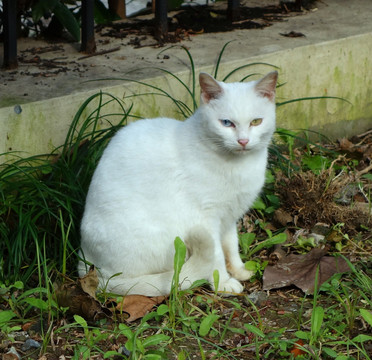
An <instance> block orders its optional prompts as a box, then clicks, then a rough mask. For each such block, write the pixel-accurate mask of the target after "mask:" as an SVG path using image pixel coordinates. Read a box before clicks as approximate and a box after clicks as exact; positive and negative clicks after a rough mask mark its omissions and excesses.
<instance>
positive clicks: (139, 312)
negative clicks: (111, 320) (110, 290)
mask: <svg viewBox="0 0 372 360" xmlns="http://www.w3.org/2000/svg"><path fill="white" fill-rule="evenodd" d="M165 299H166V296H154V297H147V296H143V295H127V296H125V297H124V298H123V301H122V302H120V303H119V304H118V305H117V306H116V310H117V311H120V312H122V311H125V312H126V313H128V314H129V318H128V319H127V321H128V322H132V321H134V320H137V319H140V318H142V317H144V316H145V315H146V314H147V313H148V312H149V311H150V310H151V309H152V308H153V307H154V306H156V305H159V304H161V303H162V302H163V301H164V300H165Z"/></svg>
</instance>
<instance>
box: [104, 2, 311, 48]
mask: <svg viewBox="0 0 372 360" xmlns="http://www.w3.org/2000/svg"><path fill="white" fill-rule="evenodd" d="M308 8H309V9H310V8H311V5H310V4H308ZM306 11H307V10H306V9H304V8H303V7H301V6H300V5H299V4H296V3H294V2H281V3H280V4H278V5H269V6H263V7H250V6H249V2H247V3H246V4H245V5H243V6H240V8H239V13H238V15H237V17H236V19H235V20H234V21H231V20H229V19H228V17H227V9H226V2H216V3H212V4H211V5H208V6H185V7H183V8H182V9H181V10H178V11H173V12H170V13H169V16H168V34H167V35H166V36H165V37H163V38H161V39H159V38H157V39H155V36H154V28H155V21H154V18H153V16H151V18H150V19H148V18H141V17H139V18H134V19H129V20H125V21H122V22H121V21H119V22H116V23H114V24H111V25H102V26H98V27H97V31H98V32H99V33H100V35H102V36H108V37H115V38H125V37H130V38H131V39H130V42H129V44H131V45H134V46H135V47H141V46H149V45H150V46H157V45H163V44H165V43H175V42H179V41H182V40H185V39H187V38H189V37H190V36H193V35H200V34H203V33H220V32H227V31H233V30H237V29H261V28H264V27H267V26H270V25H272V24H273V23H274V22H277V21H283V20H285V18H287V17H289V16H297V15H301V14H303V13H305V12H306ZM133 35H135V37H134V39H133ZM282 35H283V36H289V37H298V36H304V35H303V34H301V33H295V32H291V33H286V34H282ZM149 38H150V39H151V41H150V42H149ZM154 40H155V41H154Z"/></svg>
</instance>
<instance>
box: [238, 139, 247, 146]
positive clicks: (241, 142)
mask: <svg viewBox="0 0 372 360" xmlns="http://www.w3.org/2000/svg"><path fill="white" fill-rule="evenodd" d="M248 141H249V140H248V139H239V140H238V143H239V144H240V145H241V146H243V147H245V146H246V145H247V144H248Z"/></svg>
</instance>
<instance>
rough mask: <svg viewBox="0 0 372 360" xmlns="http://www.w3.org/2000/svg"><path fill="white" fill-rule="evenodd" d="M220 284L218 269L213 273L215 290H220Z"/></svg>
mask: <svg viewBox="0 0 372 360" xmlns="http://www.w3.org/2000/svg"><path fill="white" fill-rule="evenodd" d="M219 284H220V272H219V271H218V270H217V269H216V270H214V271H213V285H214V288H215V290H216V291H217V290H218V286H219Z"/></svg>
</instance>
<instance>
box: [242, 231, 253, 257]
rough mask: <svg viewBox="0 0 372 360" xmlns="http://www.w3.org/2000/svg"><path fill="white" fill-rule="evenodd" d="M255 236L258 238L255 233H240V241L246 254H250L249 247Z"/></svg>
mask: <svg viewBox="0 0 372 360" xmlns="http://www.w3.org/2000/svg"><path fill="white" fill-rule="evenodd" d="M255 238H256V234H255V233H243V234H239V243H240V247H241V249H242V251H243V253H244V254H248V252H249V247H250V246H251V245H252V244H253V241H254V239H255Z"/></svg>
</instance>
